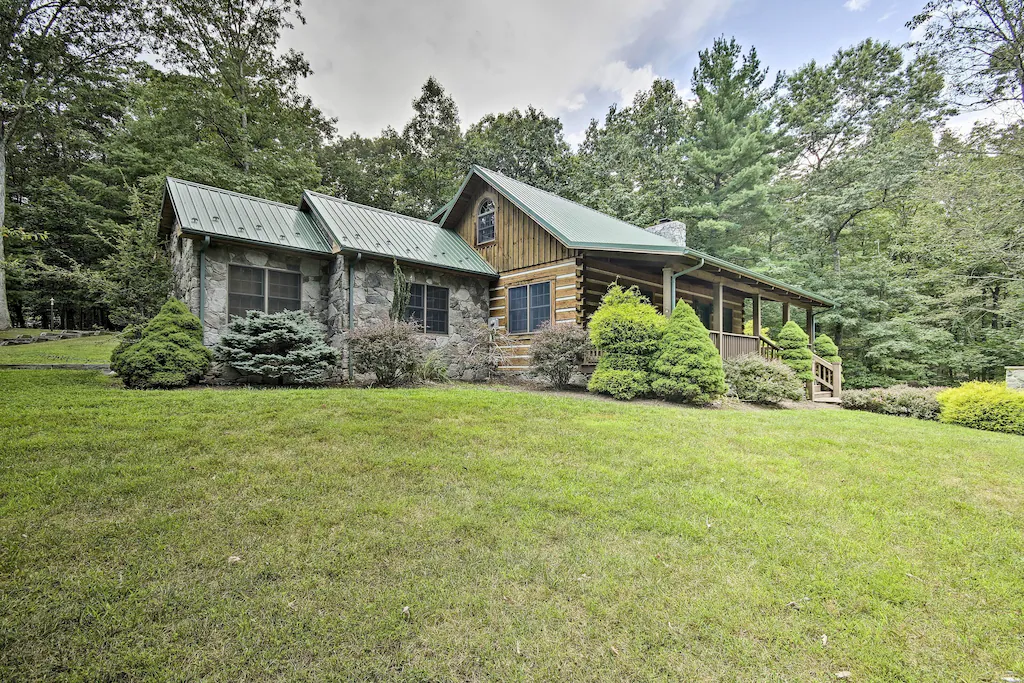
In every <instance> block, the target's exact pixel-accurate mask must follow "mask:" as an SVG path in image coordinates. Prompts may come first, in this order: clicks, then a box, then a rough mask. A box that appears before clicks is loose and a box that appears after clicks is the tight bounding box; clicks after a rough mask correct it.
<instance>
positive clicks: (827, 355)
mask: <svg viewBox="0 0 1024 683" xmlns="http://www.w3.org/2000/svg"><path fill="white" fill-rule="evenodd" d="M814 353H816V354H818V355H819V356H821V358H822V360H827V361H828V362H829V363H841V362H842V361H843V359H842V358H840V357H839V347H838V346H836V343H835V342H834V341H832V337H830V336H828V335H827V334H819V335H818V336H817V337H815V339H814Z"/></svg>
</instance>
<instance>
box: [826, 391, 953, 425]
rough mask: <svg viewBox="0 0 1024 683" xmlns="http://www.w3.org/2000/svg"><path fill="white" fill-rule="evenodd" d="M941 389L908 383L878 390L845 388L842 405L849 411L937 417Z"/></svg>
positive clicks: (920, 417)
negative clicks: (911, 385) (938, 396)
mask: <svg viewBox="0 0 1024 683" xmlns="http://www.w3.org/2000/svg"><path fill="white" fill-rule="evenodd" d="M940 391H942V388H941V387H910V386H907V385H906V384H898V385H896V386H892V387H882V388H875V389H843V396H842V399H841V405H842V406H843V407H844V408H846V409H847V410H866V411H867V412H869V413H881V414H882V415H896V416H899V417H913V418H917V419H918V420H937V419H939V402H938V400H936V396H937V395H938V394H939V392H940Z"/></svg>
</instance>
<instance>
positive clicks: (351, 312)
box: [346, 252, 363, 382]
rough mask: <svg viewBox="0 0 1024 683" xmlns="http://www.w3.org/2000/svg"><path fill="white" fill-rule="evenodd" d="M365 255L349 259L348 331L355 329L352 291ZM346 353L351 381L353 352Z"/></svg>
mask: <svg viewBox="0 0 1024 683" xmlns="http://www.w3.org/2000/svg"><path fill="white" fill-rule="evenodd" d="M362 259H363V255H362V254H361V253H359V252H356V257H355V258H354V259H353V258H349V259H348V331H349V332H351V331H352V330H353V329H355V320H354V318H355V310H356V307H355V301H354V299H355V297H353V296H352V291H353V290H354V289H355V274H356V262H357V261H361V260H362ZM346 352H347V353H346V355H347V356H348V381H349V382H351V381H352V378H353V373H352V353H351V351H348V349H346Z"/></svg>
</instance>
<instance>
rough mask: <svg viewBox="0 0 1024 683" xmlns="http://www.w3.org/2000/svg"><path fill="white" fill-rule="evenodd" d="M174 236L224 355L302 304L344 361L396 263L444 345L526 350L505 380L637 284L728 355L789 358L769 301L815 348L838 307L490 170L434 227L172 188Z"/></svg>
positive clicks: (369, 213) (349, 206)
mask: <svg viewBox="0 0 1024 683" xmlns="http://www.w3.org/2000/svg"><path fill="white" fill-rule="evenodd" d="M161 230H162V232H163V233H164V234H165V235H166V236H167V238H168V248H169V250H170V253H171V256H172V266H173V269H174V272H175V290H176V292H175V293H176V295H177V296H178V297H179V298H181V299H182V300H183V301H185V302H186V303H187V304H188V305H189V306H190V307H191V308H192V309H193V311H194V312H195V313H196V314H197V315H198V316H199V317H200V319H201V320H202V321H203V327H204V341H206V343H211V344H212V343H215V342H216V339H217V338H218V337H219V335H220V330H221V328H222V327H223V326H224V325H225V324H226V323H227V320H228V319H229V316H230V315H234V314H239V313H242V312H244V311H245V310H249V309H250V308H258V309H261V310H268V311H272V310H282V309H284V308H301V309H303V310H307V311H308V312H309V313H310V314H311V315H312V316H314V318H316V319H318V320H319V321H320V322H321V324H322V325H323V326H324V328H325V333H326V335H327V337H328V339H329V340H330V341H331V343H333V344H336V345H337V346H339V347H340V348H342V349H343V347H344V344H343V339H344V332H345V331H346V330H350V329H353V327H354V326H356V325H359V324H365V323H367V322H371V321H375V320H383V319H386V317H387V313H388V309H389V307H390V298H391V285H392V283H391V276H390V273H391V262H392V261H393V260H397V261H398V262H399V263H400V264H401V265H402V266H403V269H404V270H406V272H407V274H408V275H409V280H410V282H411V283H412V302H411V304H410V309H409V311H408V312H407V316H408V317H409V318H411V319H414V320H416V321H417V322H419V323H420V324H421V325H422V326H423V327H424V334H425V335H426V336H427V338H428V339H429V340H430V341H431V342H432V343H433V344H434V345H435V346H438V347H443V346H447V345H450V344H459V343H462V341H463V340H464V339H465V337H466V335H467V334H468V333H469V331H470V329H471V328H472V327H473V326H478V325H482V324H489V325H491V326H493V327H495V328H498V329H501V330H504V331H506V332H507V333H508V335H509V337H510V339H511V340H512V346H511V349H510V352H509V355H508V357H509V360H508V362H507V364H506V365H505V366H504V367H503V368H502V369H503V370H505V371H507V372H525V371H528V370H529V369H530V367H529V359H530V353H529V350H530V343H531V340H532V338H533V335H534V334H535V333H536V331H537V330H538V329H539V328H540V327H541V326H543V325H545V324H555V325H559V324H573V325H583V326H585V325H586V324H587V321H588V319H589V317H590V316H591V315H592V314H593V312H594V311H595V310H596V309H597V306H598V304H599V302H600V299H601V296H602V295H603V294H604V292H605V291H606V290H607V288H608V286H609V285H610V284H611V283H613V282H619V283H620V284H622V285H623V286H627V287H629V286H633V285H635V286H637V287H638V288H639V289H640V291H641V292H643V293H644V294H645V295H646V296H647V297H648V298H649V299H650V300H651V302H652V303H653V304H654V305H655V306H657V307H658V308H659V309H661V310H663V311H664V312H665V314H666V315H668V314H670V313H671V311H672V307H673V306H674V305H679V304H681V303H685V304H687V305H690V306H693V307H694V309H695V310H696V311H697V313H698V315H699V316H700V318H701V320H702V321H703V322H704V325H705V327H707V328H708V330H709V331H710V335H711V338H712V340H713V342H714V343H715V346H716V347H717V348H718V349H719V352H720V353H721V354H722V356H723V358H732V357H735V356H738V355H742V354H746V353H760V354H762V355H764V356H767V357H774V356H776V355H777V354H778V348H777V347H776V346H774V344H773V343H772V342H771V341H769V340H767V339H765V338H763V337H761V336H760V335H758V334H754V335H744V334H743V327H744V323H745V322H746V319H745V316H747V317H748V318H749V319H750V320H751V321H752V323H753V325H752V328H753V329H754V330H760V329H761V310H762V305H763V304H764V303H765V302H767V301H773V302H779V303H780V304H781V307H782V315H783V318H784V319H785V320H788V319H789V318H790V316H791V315H794V314H795V312H796V311H795V309H802V311H803V314H802V318H803V322H804V324H805V329H806V330H807V332H808V334H809V335H810V337H811V339H812V340H813V338H814V316H815V313H816V311H817V310H824V309H827V308H830V307H831V306H833V303H832V302H831V301H829V300H827V299H825V298H823V297H821V296H818V295H816V294H813V293H811V292H807V291H804V290H802V289H800V288H798V287H794V286H792V285H788V284H785V283H783V282H779V281H777V280H775V279H772V278H769V277H766V276H764V275H761V274H758V273H755V272H753V271H750V270H747V269H745V268H743V267H741V266H738V265H735V264H732V263H729V262H727V261H724V260H722V259H718V258H715V257H714V256H711V255H709V254H705V253H702V252H700V251H697V250H695V249H692V248H690V247H687V246H686V244H685V237H684V236H685V227H684V226H682V225H681V224H674V225H660V226H652V227H651V228H650V229H643V228H640V227H637V226H634V225H630V224H629V223H626V222H624V221H621V220H618V219H616V218H613V217H611V216H608V215H606V214H603V213H601V212H598V211H595V210H593V209H590V208H588V207H585V206H582V205H580V204H577V203H575V202H572V201H569V200H567V199H564V198H562V197H559V196H557V195H555V194H552V193H550V192H546V191H544V190H540V189H538V188H535V187H532V186H530V185H527V184H525V183H523V182H520V181H517V180H514V179H512V178H509V177H507V176H505V175H502V174H500V173H497V172H495V171H491V170H488V169H485V168H482V167H480V166H473V167H472V168H471V169H470V171H469V173H468V174H467V175H466V178H465V180H464V181H463V183H462V185H461V187H460V188H459V190H458V192H457V193H456V194H455V196H454V197H453V198H452V199H451V201H449V202H448V203H447V204H446V205H445V206H444V207H442V208H441V209H440V210H438V211H437V212H436V213H435V214H434V215H433V216H432V217H431V220H430V221H423V220H419V219H416V218H411V217H408V216H403V215H400V214H396V213H392V212H388V211H382V210H380V209H374V208H371V207H366V206H361V205H358V204H354V203H352V202H347V201H345V200H342V199H338V198H335V197H329V196H326V195H322V194H319V193H315V192H308V191H307V192H306V193H304V194H303V197H302V201H301V202H300V204H299V206H297V207H293V206H289V205H284V204H278V203H275V202H268V201H266V200H262V199H259V198H255V197H247V196H245V195H239V194H236V193H231V192H227V191H225V190H219V189H217V188H211V187H206V186H202V185H197V184H194V183H186V182H184V181H179V180H175V179H168V181H167V189H166V192H165V198H164V206H163V210H162V219H161ZM666 234H668V235H669V236H671V237H673V238H672V239H670V237H669V236H665V235H666ZM798 322H799V320H798ZM595 361H596V359H591V361H590V363H591V364H592V363H593V362H595ZM343 362H344V361H343ZM814 369H815V370H814V371H815V377H816V380H815V381H814V382H813V383H811V384H810V385H809V387H808V392H809V395H810V396H811V397H813V398H814V399H815V400H822V401H835V400H837V399H838V396H839V394H840V392H841V383H842V370H841V368H840V367H838V365H836V366H833V364H831V363H828V362H827V361H824V360H823V359H821V358H819V357H818V356H816V355H815V356H814ZM452 374H453V376H456V377H462V376H463V374H462V373H461V372H460V369H458V368H456V369H455V372H454V373H452ZM466 378H467V379H469V377H468V376H467V377H466Z"/></svg>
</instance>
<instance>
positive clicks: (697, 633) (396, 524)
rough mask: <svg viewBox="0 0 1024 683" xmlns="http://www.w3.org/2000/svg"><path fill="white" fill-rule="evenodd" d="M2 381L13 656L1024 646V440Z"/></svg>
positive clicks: (493, 392) (9, 651)
mask: <svg viewBox="0 0 1024 683" xmlns="http://www.w3.org/2000/svg"><path fill="white" fill-rule="evenodd" d="M0 401H2V405H3V407H4V409H3V410H2V411H0V468H2V472H3V474H2V476H0V539H2V541H0V679H2V680H46V679H53V680H76V681H84V680H140V679H156V680H196V679H207V680H217V681H221V680H223V681H237V680H268V679H270V680H273V679H279V680H307V681H313V680H325V679H336V680H352V679H372V680H416V681H425V680H460V681H463V680H499V679H500V680H537V681H547V680H556V679H560V680H615V681H622V680H638V679H660V680H726V681H735V680H757V681H761V680H800V681H803V680H822V681H824V680H834V677H835V673H836V672H839V671H850V672H852V674H853V680H856V681H865V680H876V681H897V680H905V681H956V680H963V681H998V680H1000V678H1002V677H1004V676H1009V675H1010V673H1011V672H1013V673H1016V674H1018V675H1019V674H1021V673H1024V509H1022V503H1021V501H1022V499H1024V438H1021V437H1015V436H1009V435H999V434H991V433H985V432H978V431H971V430H968V429H964V428H960V427H955V426H951V425H941V424H934V423H925V422H919V421H914V420H909V419H899V418H891V417H884V416H878V415H872V414H868V413H857V412H848V411H840V410H802V411H769V410H758V411H754V410H749V411H745V410H721V411H715V410H693V409H680V408H675V407H658V406H652V405H622V404H616V403H612V402H609V401H602V400H595V399H590V398H587V397H583V396H581V397H572V396H560V395H554V394H548V395H544V394H530V393H525V392H521V391H513V390H498V389H488V388H462V387H459V388H455V387H453V388H439V389H410V390H392V391H388V390H358V389H332V390H295V391H292V390H270V391H254V390H234V391H224V390H197V391H178V392H128V391H124V390H120V389H117V388H115V387H114V385H113V384H112V383H111V380H109V379H107V378H105V377H103V376H102V375H100V374H99V373H89V372H53V371H51V372H45V371H0ZM231 558H238V561H233V560H232V559H231ZM405 607H408V608H409V610H408V614H403V608H405ZM823 636H827V644H823Z"/></svg>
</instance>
